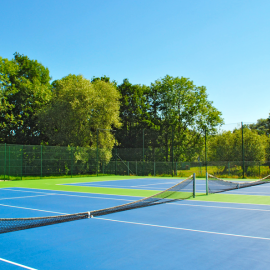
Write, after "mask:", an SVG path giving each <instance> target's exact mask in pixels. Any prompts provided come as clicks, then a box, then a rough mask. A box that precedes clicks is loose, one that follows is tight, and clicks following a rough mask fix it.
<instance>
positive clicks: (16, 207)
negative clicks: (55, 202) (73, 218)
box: [0, 204, 68, 215]
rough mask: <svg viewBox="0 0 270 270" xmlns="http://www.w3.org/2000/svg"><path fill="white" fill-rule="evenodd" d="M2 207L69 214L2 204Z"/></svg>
mask: <svg viewBox="0 0 270 270" xmlns="http://www.w3.org/2000/svg"><path fill="white" fill-rule="evenodd" d="M0 206H6V207H12V208H20V209H25V210H32V211H39V212H47V213H53V214H60V215H68V214H67V213H61V212H54V211H46V210H41V209H35V208H27V207H21V206H16V205H8V204H0Z"/></svg>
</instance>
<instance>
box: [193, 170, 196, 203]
mask: <svg viewBox="0 0 270 270" xmlns="http://www.w3.org/2000/svg"><path fill="white" fill-rule="evenodd" d="M195 197H196V174H195V173H193V198H195Z"/></svg>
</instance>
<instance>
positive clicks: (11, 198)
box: [0, 194, 54, 200]
mask: <svg viewBox="0 0 270 270" xmlns="http://www.w3.org/2000/svg"><path fill="white" fill-rule="evenodd" d="M48 195H54V194H46V195H35V196H24V197H10V198H1V199H0V200H13V199H24V198H33V197H44V196H48Z"/></svg>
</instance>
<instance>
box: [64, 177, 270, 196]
mask: <svg viewBox="0 0 270 270" xmlns="http://www.w3.org/2000/svg"><path fill="white" fill-rule="evenodd" d="M180 181H181V179H177V178H138V179H126V180H116V181H104V182H88V183H73V184H66V185H71V186H87V187H106V188H126V189H143V190H157V191H158V190H160V191H162V190H165V189H167V188H170V187H171V186H173V185H176V184H177V183H179V182H180ZM183 190H184V191H187V192H188V191H191V186H188V187H186V188H185V189H183ZM205 190H206V186H205V180H199V179H196V192H198V193H205ZM224 193H225V194H226V193H227V194H239V195H240V194H242V195H263V196H270V184H263V185H258V186H253V187H248V188H242V189H237V190H231V191H227V192H224Z"/></svg>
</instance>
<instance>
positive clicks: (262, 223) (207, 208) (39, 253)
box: [0, 179, 270, 270]
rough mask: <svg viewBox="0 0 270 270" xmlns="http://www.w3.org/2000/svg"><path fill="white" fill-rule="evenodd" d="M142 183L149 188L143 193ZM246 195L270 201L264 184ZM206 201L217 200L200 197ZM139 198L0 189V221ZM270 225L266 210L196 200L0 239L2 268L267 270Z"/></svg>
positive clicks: (154, 182)
mask: <svg viewBox="0 0 270 270" xmlns="http://www.w3.org/2000/svg"><path fill="white" fill-rule="evenodd" d="M142 181H143V182H142ZM176 181H177V180H176ZM69 182H70V181H69ZM73 182H74V183H75V182H80V179H73ZM174 182H175V179H143V180H142V179H137V180H136V179H132V180H126V181H125V180H121V181H116V180H114V181H110V182H108V181H106V182H102V181H100V182H98V183H96V182H95V183H93V182H91V184H95V185H97V186H99V187H100V186H103V185H108V184H109V185H110V186H115V187H117V188H121V187H123V188H124V189H132V188H135V187H136V186H137V189H140V188H143V189H148V188H149V187H151V189H152V190H155V191H159V189H164V188H165V189H166V188H167V187H168V185H169V186H172V185H173V184H174ZM63 183H64V181H63ZM144 184H145V185H147V186H145V187H142V185H144ZM78 185H82V183H78ZM88 185H89V184H88ZM149 185H151V186H149ZM166 185H167V186H166ZM204 185H205V181H202V180H198V181H197V182H196V190H197V192H204V188H205V186H204ZM134 186H135V187H134ZM57 187H58V188H59V189H60V188H61V187H64V186H59V185H58V186H57ZM65 187H66V186H65ZM69 188H70V187H69ZM112 188H114V187H112ZM187 190H190V188H189V187H187ZM244 191H245V192H246V194H249V195H251V194H250V193H252V192H254V193H259V194H260V196H259V197H264V198H265V200H266V201H267V200H268V199H269V201H270V197H269V195H270V185H269V184H265V185H261V186H255V187H249V188H245V189H241V192H244ZM238 192H239V190H238ZM211 196H213V197H214V196H218V195H210V196H201V197H202V198H203V197H204V198H205V197H209V198H211ZM227 196H229V195H227ZM230 196H233V195H230ZM239 196H243V197H244V196H246V195H239ZM256 196H257V195H253V197H256ZM139 198H140V197H134V196H123V195H122V196H120V195H109V194H94V193H86V192H85V193H83V192H71V191H61V190H46V189H33V188H31V189H30V188H22V187H6V188H2V189H0V216H1V218H8V217H37V216H51V215H60V214H71V213H77V212H85V211H89V210H90V211H91V210H96V209H101V208H105V207H111V206H116V205H119V204H123V203H128V202H131V201H134V200H137V199H139ZM268 204H269V203H268ZM269 225H270V205H264V204H247V203H245V204H243V203H226V202H211V201H205V200H204V201H203V200H200V198H198V199H197V200H184V201H176V202H173V203H168V204H162V205H157V206H151V207H145V208H140V209H133V210H129V211H124V212H119V213H114V214H110V215H106V216H102V217H100V218H92V219H85V220H79V221H73V222H67V223H62V224H56V225H51V226H45V227H40V228H34V229H29V230H23V231H18V232H12V233H6V234H0V239H1V241H0V269H162V270H164V269H245V270H246V269H264V270H265V269H268V268H269V265H270V256H269V250H270V229H269V228H270V226H269Z"/></svg>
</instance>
